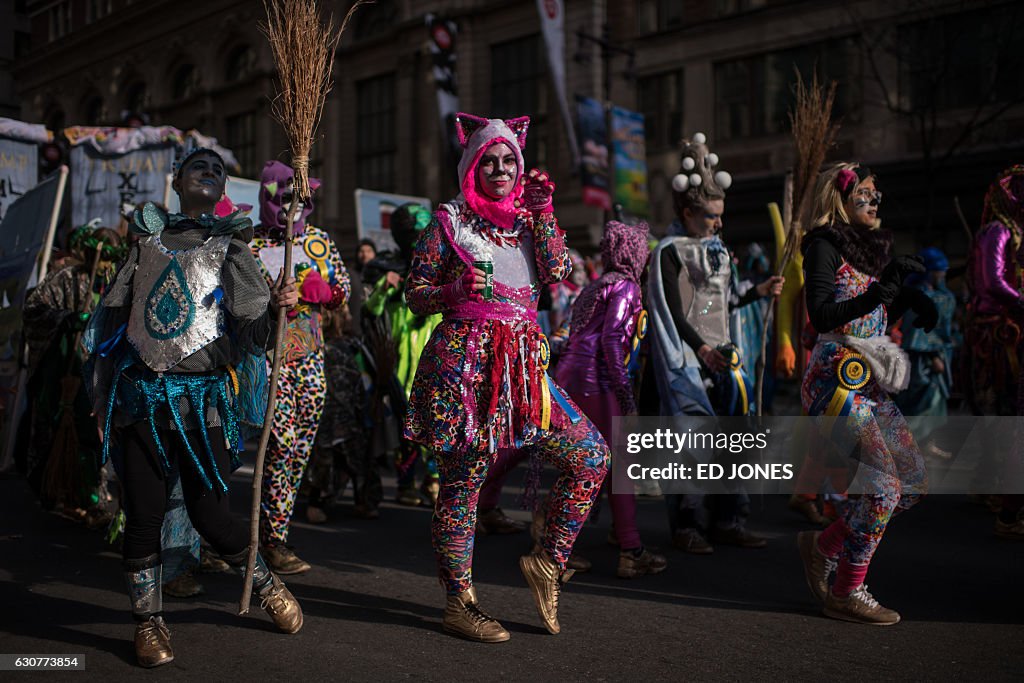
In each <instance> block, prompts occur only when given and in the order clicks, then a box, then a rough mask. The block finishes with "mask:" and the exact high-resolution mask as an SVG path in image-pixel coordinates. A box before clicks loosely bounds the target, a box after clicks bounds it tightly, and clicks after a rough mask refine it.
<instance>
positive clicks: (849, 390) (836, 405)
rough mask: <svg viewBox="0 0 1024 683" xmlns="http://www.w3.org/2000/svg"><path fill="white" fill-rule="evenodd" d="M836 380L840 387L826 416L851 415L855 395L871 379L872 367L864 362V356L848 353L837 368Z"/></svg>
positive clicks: (833, 396) (829, 404)
mask: <svg viewBox="0 0 1024 683" xmlns="http://www.w3.org/2000/svg"><path fill="white" fill-rule="evenodd" d="M836 379H837V380H838V384H839V385H838V386H837V387H836V391H835V393H834V394H832V400H831V401H829V403H828V408H827V409H826V410H825V414H826V415H828V416H831V417H839V416H841V415H847V414H849V412H850V407H851V406H852V405H853V397H854V395H855V394H856V392H857V391H858V390H860V389H863V388H864V386H865V385H866V384H867V383H868V381H869V380H870V379H871V367H870V366H869V365H868V363H867V361H866V360H864V356H862V355H860V354H859V353H848V354H846V355H845V356H843V357H842V359H840V361H839V364H838V365H837V366H836Z"/></svg>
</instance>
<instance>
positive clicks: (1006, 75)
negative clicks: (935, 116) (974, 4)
mask: <svg viewBox="0 0 1024 683" xmlns="http://www.w3.org/2000/svg"><path fill="white" fill-rule="evenodd" d="M896 35H897V39H896V42H895V50H896V51H897V55H896V56H897V58H898V59H899V61H900V67H901V68H900V94H901V95H902V96H903V97H902V101H903V102H904V103H906V107H907V109H908V110H910V111H914V112H920V111H927V110H938V111H942V110H947V109H956V108H961V107H977V106H979V105H984V104H995V103H1003V102H1013V101H1019V100H1020V80H1019V79H1020V74H1021V71H1022V69H1024V56H1022V52H1021V49H1020V45H1021V44H1022V43H1024V16H1022V13H1021V10H1020V7H1015V6H1014V5H1013V4H1012V3H1011V4H1009V5H1003V6H1001V7H996V8H991V9H986V10H981V11H976V12H968V13H964V12H958V13H955V14H947V15H945V16H939V17H932V18H929V19H926V20H923V21H919V22H916V23H912V24H905V25H902V26H899V27H898V28H897V34H896Z"/></svg>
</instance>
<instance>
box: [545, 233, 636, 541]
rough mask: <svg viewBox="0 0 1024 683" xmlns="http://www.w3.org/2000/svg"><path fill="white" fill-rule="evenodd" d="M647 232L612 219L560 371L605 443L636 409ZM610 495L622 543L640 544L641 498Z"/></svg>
mask: <svg viewBox="0 0 1024 683" xmlns="http://www.w3.org/2000/svg"><path fill="white" fill-rule="evenodd" d="M647 236H648V231H647V225H646V224H640V225H637V226H630V225H624V224H622V223H619V222H617V221H612V222H610V223H608V225H607V227H606V228H605V236H604V239H603V240H602V242H601V257H602V260H603V262H604V271H605V272H604V275H602V276H601V278H600V279H599V280H597V281H596V282H592V283H591V284H589V285H587V287H586V288H585V289H584V290H583V292H582V293H581V294H580V296H579V298H578V299H577V300H576V303H575V305H574V306H573V324H572V329H571V331H570V333H569V341H568V342H567V343H566V348H565V351H564V352H563V354H562V358H561V360H560V361H559V362H558V369H557V371H556V376H557V380H558V383H559V385H560V386H562V387H565V389H566V391H568V392H569V395H570V396H571V397H572V399H573V400H574V401H576V404H577V405H579V407H580V408H581V409H582V410H583V412H584V413H586V415H587V417H589V418H590V419H591V420H592V421H593V422H594V425H595V426H596V427H597V428H598V430H599V431H600V432H601V434H602V435H603V436H604V437H605V440H606V441H608V440H610V439H611V437H612V421H613V419H614V418H616V417H619V416H621V415H628V414H630V413H636V403H635V400H634V398H633V385H632V381H631V378H630V374H629V370H628V365H629V359H630V356H631V355H632V353H633V350H634V349H635V348H636V346H637V345H638V344H639V342H640V337H641V334H639V333H638V332H642V328H643V327H644V324H643V322H642V320H641V318H642V316H644V315H646V314H645V313H644V309H643V295H642V293H641V291H640V284H639V283H640V278H641V277H642V275H643V271H644V266H645V265H646V263H647V253H648V248H647ZM638 328H639V329H638ZM610 499H611V507H612V518H613V520H614V524H615V534H616V537H617V539H618V542H619V544H620V546H621V547H622V548H624V549H634V548H639V547H641V545H642V544H641V542H640V533H639V531H637V527H636V496H634V495H633V494H632V493H624V494H613V495H611V496H610Z"/></svg>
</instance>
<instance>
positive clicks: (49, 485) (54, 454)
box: [42, 240, 103, 504]
mask: <svg viewBox="0 0 1024 683" xmlns="http://www.w3.org/2000/svg"><path fill="white" fill-rule="evenodd" d="M102 255H103V241H102V240H100V241H99V242H98V243H97V244H96V255H95V256H93V259H92V267H91V268H90V270H89V288H88V290H87V296H86V297H85V301H83V302H82V309H81V310H80V311H76V313H91V312H92V307H93V296H92V288H93V283H94V282H96V273H97V272H98V271H99V267H100V257H101V256H102ZM81 342H82V333H81V332H77V333H76V334H75V336H74V340H73V341H72V343H71V346H70V347H69V348H68V363H67V368H66V369H65V371H64V377H63V379H61V381H60V422H59V423H58V424H57V431H56V432H55V433H54V437H53V445H52V446H51V447H50V456H49V458H47V460H46V469H45V470H44V471H43V482H42V492H43V495H44V496H45V497H48V498H52V499H53V500H54V501H56V502H58V503H72V504H77V501H75V497H76V496H77V495H78V493H79V491H80V490H81V488H82V463H81V462H80V461H79V459H78V455H79V453H78V430H77V429H76V428H75V397H76V396H78V390H79V389H80V388H81V386H82V378H81V377H80V376H79V375H78V373H75V372H74V369H75V359H76V358H77V357H78V345H79V344H80V343H81Z"/></svg>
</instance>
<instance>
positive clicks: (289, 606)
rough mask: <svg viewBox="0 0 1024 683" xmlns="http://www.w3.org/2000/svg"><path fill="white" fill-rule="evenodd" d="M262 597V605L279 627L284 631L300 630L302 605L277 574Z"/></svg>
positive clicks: (293, 631)
mask: <svg viewBox="0 0 1024 683" xmlns="http://www.w3.org/2000/svg"><path fill="white" fill-rule="evenodd" d="M260 598H262V601H261V602H260V607H262V608H263V609H264V610H266V612H267V614H269V615H270V618H271V619H273V620H274V625H275V626H277V628H278V629H280V630H281V631H283V632H284V633H298V632H299V629H300V628H302V606H301V605H299V601H298V600H296V599H295V596H294V595H292V592H291V591H290V590H288V587H287V586H285V585H284V582H283V581H281V579H279V578H277V577H276V576H275V577H274V578H273V579H272V584H271V585H270V587H269V588H267V590H266V592H264V593H261V594H260Z"/></svg>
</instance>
